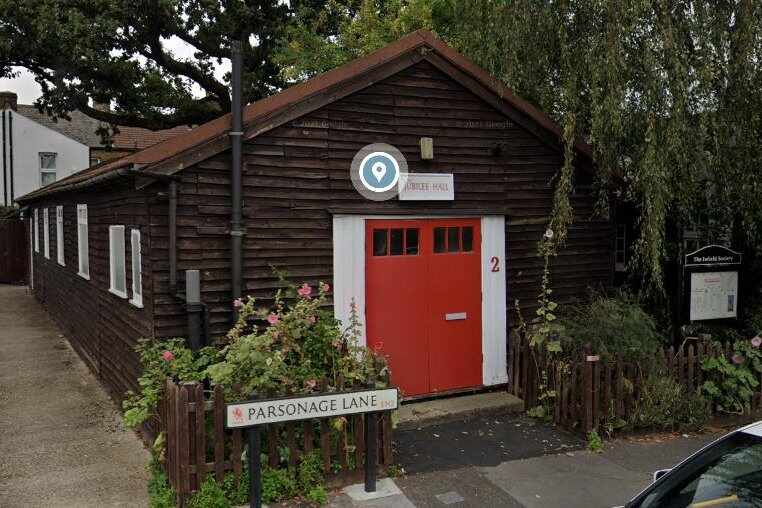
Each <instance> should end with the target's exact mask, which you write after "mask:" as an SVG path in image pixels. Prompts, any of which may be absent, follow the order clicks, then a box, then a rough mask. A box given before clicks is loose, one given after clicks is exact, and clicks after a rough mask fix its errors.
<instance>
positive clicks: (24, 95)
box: [0, 36, 230, 104]
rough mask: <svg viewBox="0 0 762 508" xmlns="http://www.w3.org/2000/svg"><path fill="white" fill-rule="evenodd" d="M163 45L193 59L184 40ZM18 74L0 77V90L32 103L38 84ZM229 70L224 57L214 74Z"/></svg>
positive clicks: (23, 73) (29, 76)
mask: <svg viewBox="0 0 762 508" xmlns="http://www.w3.org/2000/svg"><path fill="white" fill-rule="evenodd" d="M164 47H165V48H166V49H168V50H169V51H171V52H172V54H174V55H175V57H178V58H182V59H190V60H193V53H194V52H195V49H194V48H193V46H191V45H189V44H188V43H186V42H185V41H182V40H180V39H179V38H177V37H174V36H173V37H172V38H171V39H167V40H165V41H164ZM16 70H17V71H19V75H18V76H17V77H15V78H13V79H8V78H0V91H6V90H8V91H11V92H16V94H17V95H18V96H19V99H18V101H19V103H20V104H32V103H33V102H34V101H35V99H37V98H38V97H39V96H40V94H41V92H40V87H39V85H38V84H37V83H36V82H35V81H34V76H33V75H32V74H31V73H30V72H28V71H27V70H25V69H21V68H18V69H16ZM229 71H230V60H228V59H225V60H223V61H222V65H218V66H217V68H216V69H215V72H214V74H215V76H217V78H218V79H221V78H222V76H224V75H225V73H226V72H229ZM194 94H195V95H196V96H201V95H202V92H201V88H200V87H195V88H194Z"/></svg>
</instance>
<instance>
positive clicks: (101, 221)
mask: <svg viewBox="0 0 762 508" xmlns="http://www.w3.org/2000/svg"><path fill="white" fill-rule="evenodd" d="M147 201H148V194H147V193H144V192H141V191H136V190H135V188H134V185H133V184H132V181H131V180H128V181H121V182H117V183H113V182H112V183H111V185H110V186H109V187H101V188H89V189H86V190H83V191H82V192H77V193H65V194H59V195H52V196H50V197H48V198H46V199H44V200H40V201H38V202H34V203H31V204H30V210H34V209H35V208H38V209H39V210H40V212H39V214H38V215H39V222H40V224H39V227H40V252H39V253H34V294H35V296H36V297H37V298H38V299H39V300H40V301H41V302H42V303H44V305H45V307H46V308H47V310H48V311H49V312H50V314H51V316H52V317H53V318H54V319H55V321H56V322H57V323H58V324H59V325H60V326H61V328H62V329H63V331H64V333H65V334H66V336H67V338H68V339H69V341H70V342H71V344H72V345H73V346H74V348H75V349H76V350H77V351H78V353H79V354H80V356H81V357H82V358H83V359H84V360H85V361H86V363H87V364H88V365H89V366H90V368H91V369H92V370H93V371H94V372H95V373H97V374H98V376H99V377H100V379H101V380H102V381H103V383H104V385H105V386H106V387H107V388H108V389H109V390H110V391H111V392H112V394H113V395H115V396H116V397H117V398H121V397H122V396H123V395H124V392H125V391H126V390H128V389H135V388H136V387H137V384H136V378H137V375H138V372H139V369H138V367H139V362H138V358H137V355H136V353H135V351H134V347H135V345H136V344H137V341H138V339H139V338H141V337H150V336H152V334H153V327H152V322H153V317H152V299H153V296H152V280H153V279H152V277H151V257H150V256H149V255H148V253H149V252H150V250H151V239H150V233H149V224H150V217H149V215H148V210H149V208H148V203H147ZM77 204H86V205H87V208H88V210H87V212H88V236H89V248H90V256H89V258H90V280H86V279H85V278H83V277H81V276H80V275H78V273H77V272H78V251H77ZM57 205H63V211H64V246H65V247H64V260H65V263H66V265H65V266H61V265H59V264H58V262H57V250H56V249H57V247H56V206H57ZM45 207H47V208H48V214H49V227H50V233H49V234H50V259H46V258H45V257H44V249H43V233H42V228H43V213H42V209H43V208H45ZM30 216H31V217H32V220H33V217H34V215H33V212H31V213H30ZM110 225H124V226H125V250H126V252H125V264H126V265H125V266H126V270H125V271H126V274H127V293H128V296H130V297H131V296H132V270H131V267H132V253H131V243H130V231H131V229H133V228H139V229H140V231H141V245H142V252H143V255H142V273H143V275H142V281H143V308H142V309H140V308H137V307H135V306H133V305H132V304H130V303H129V302H128V300H127V299H123V298H120V297H118V296H116V295H114V294H112V293H110V292H109V236H108V228H109V226H110Z"/></svg>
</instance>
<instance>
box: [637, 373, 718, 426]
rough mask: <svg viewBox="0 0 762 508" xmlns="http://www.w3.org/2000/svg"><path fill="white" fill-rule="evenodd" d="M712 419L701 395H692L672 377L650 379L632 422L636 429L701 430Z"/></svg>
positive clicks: (645, 382) (643, 388) (658, 376)
mask: <svg viewBox="0 0 762 508" xmlns="http://www.w3.org/2000/svg"><path fill="white" fill-rule="evenodd" d="M709 417H710V408H709V404H708V403H707V401H706V400H705V399H704V398H703V397H702V396H701V394H700V393H695V392H694V393H690V392H688V390H687V389H686V388H685V387H684V386H682V385H680V384H678V383H677V382H676V381H675V380H674V379H672V378H671V377H669V376H666V375H661V374H657V373H653V374H651V375H649V376H647V377H646V378H645V379H644V381H643V385H642V387H641V389H640V397H639V398H638V399H637V400H636V402H635V407H634V409H633V412H632V414H631V415H630V418H629V422H628V423H629V425H630V427H632V428H633V429H658V430H676V429H683V428H685V429H688V430H698V429H700V428H701V427H702V426H703V425H704V424H705V423H706V422H707V421H708V420H709Z"/></svg>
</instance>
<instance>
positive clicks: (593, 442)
mask: <svg viewBox="0 0 762 508" xmlns="http://www.w3.org/2000/svg"><path fill="white" fill-rule="evenodd" d="M587 449H588V450H590V451H591V452H593V453H601V452H602V451H603V439H601V436H600V434H598V431H595V430H591V431H590V432H588V433H587Z"/></svg>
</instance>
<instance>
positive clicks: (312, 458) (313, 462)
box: [298, 450, 325, 492]
mask: <svg viewBox="0 0 762 508" xmlns="http://www.w3.org/2000/svg"><path fill="white" fill-rule="evenodd" d="M298 475H299V490H301V491H302V492H309V491H310V490H311V489H312V488H314V487H318V486H322V485H323V482H324V481H325V477H324V476H323V463H322V460H321V458H320V452H319V451H318V450H313V451H312V452H310V453H308V454H306V455H304V457H302V461H301V462H300V463H299V471H298Z"/></svg>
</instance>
